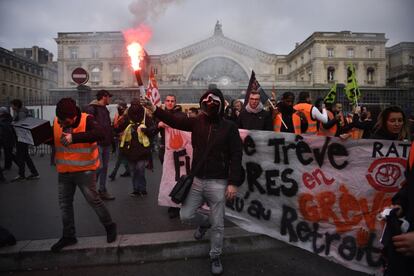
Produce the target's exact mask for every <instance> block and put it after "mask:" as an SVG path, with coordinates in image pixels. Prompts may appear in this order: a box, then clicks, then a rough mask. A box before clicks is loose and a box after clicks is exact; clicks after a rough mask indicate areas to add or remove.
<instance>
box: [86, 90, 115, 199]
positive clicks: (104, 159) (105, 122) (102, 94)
mask: <svg viewBox="0 0 414 276" xmlns="http://www.w3.org/2000/svg"><path fill="white" fill-rule="evenodd" d="M111 97H112V95H111V94H110V93H109V92H108V91H106V90H99V91H98V93H96V100H93V101H92V102H91V103H90V104H89V105H88V106H87V107H86V109H85V112H86V113H88V114H91V115H93V116H94V117H95V120H96V121H97V122H98V124H100V125H101V126H102V127H103V129H104V134H105V138H104V139H103V140H101V141H99V142H98V145H99V160H100V164H101V165H100V168H99V169H98V170H97V171H96V178H97V179H98V180H99V196H100V197H101V198H102V199H103V200H113V199H115V197H114V196H113V195H111V194H110V193H108V191H107V189H106V177H107V176H106V175H107V173H108V163H109V155H110V151H111V146H112V139H113V137H112V135H113V134H112V128H111V118H110V116H109V110H108V109H107V108H106V106H107V105H108V104H109V102H110V99H111Z"/></svg>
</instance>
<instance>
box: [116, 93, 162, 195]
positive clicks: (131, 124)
mask: <svg viewBox="0 0 414 276" xmlns="http://www.w3.org/2000/svg"><path fill="white" fill-rule="evenodd" d="M116 130H117V131H122V134H121V137H120V141H119V150H120V152H121V153H122V154H123V155H124V156H125V158H126V159H127V160H128V167H129V169H130V171H131V173H132V187H133V191H132V193H131V194H130V195H131V196H133V197H138V196H145V195H147V182H146V179H145V167H146V166H147V164H148V161H149V159H150V157H151V145H150V144H151V141H150V139H152V138H153V137H154V136H155V134H156V132H157V129H156V127H155V125H154V124H153V122H152V119H151V118H150V117H149V116H148V115H147V114H146V112H145V109H144V108H143V107H142V106H141V105H140V103H139V101H137V100H133V101H132V103H131V106H130V107H129V108H128V110H127V111H126V116H125V117H124V118H123V120H122V121H121V122H120V124H119V128H118V129H116Z"/></svg>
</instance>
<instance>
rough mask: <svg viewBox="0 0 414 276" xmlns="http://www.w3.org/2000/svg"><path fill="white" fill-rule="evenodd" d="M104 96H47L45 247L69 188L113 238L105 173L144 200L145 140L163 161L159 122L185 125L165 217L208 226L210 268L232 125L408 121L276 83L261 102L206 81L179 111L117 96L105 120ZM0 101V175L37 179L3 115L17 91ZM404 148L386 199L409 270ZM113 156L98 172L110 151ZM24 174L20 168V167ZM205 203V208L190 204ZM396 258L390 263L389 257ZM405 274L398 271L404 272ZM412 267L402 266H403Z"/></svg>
mask: <svg viewBox="0 0 414 276" xmlns="http://www.w3.org/2000/svg"><path fill="white" fill-rule="evenodd" d="M111 97H112V95H111V94H110V93H109V92H108V91H106V90H100V91H98V92H97V94H96V99H95V100H94V101H92V102H91V103H90V104H89V105H87V106H85V107H78V106H77V105H76V102H75V101H74V100H73V99H71V98H62V99H61V100H60V101H59V102H58V103H57V105H56V118H55V120H54V123H53V127H52V129H53V137H52V138H51V139H50V140H49V141H48V142H47V143H48V144H49V145H51V146H52V148H53V153H52V158H51V163H52V165H53V166H55V167H56V170H57V172H58V180H57V183H58V198H59V206H60V210H61V215H62V223H63V227H62V237H61V238H60V239H59V240H58V241H57V242H56V243H55V244H54V245H53V246H52V248H51V250H52V251H53V252H60V251H61V250H62V249H63V248H65V247H67V246H70V245H73V244H75V243H77V239H76V230H75V222H74V210H73V199H74V194H75V191H76V189H77V188H79V190H80V191H81V192H82V194H83V195H84V197H85V199H86V200H87V202H88V203H89V204H90V206H91V207H92V208H93V209H94V210H95V212H96V214H97V216H98V217H99V219H100V221H101V223H102V225H103V226H104V228H105V230H106V233H107V242H108V243H111V242H114V241H115V240H116V239H117V225H116V223H115V222H114V221H113V219H112V217H111V215H110V212H109V210H108V209H107V208H106V206H105V204H104V200H114V199H115V197H114V196H113V195H112V194H111V193H110V191H108V189H107V180H108V179H109V180H111V181H115V180H116V177H117V174H118V170H119V168H120V167H121V166H123V167H124V172H123V173H122V174H121V177H131V184H132V185H131V193H130V195H131V196H132V197H135V198H137V199H139V200H141V199H143V200H145V198H146V195H147V182H146V178H145V171H146V170H147V169H152V168H153V162H158V160H155V161H154V160H153V154H152V153H153V152H154V149H156V151H158V159H159V161H160V162H161V164H163V162H164V153H165V148H166V145H165V132H166V131H165V130H166V128H172V129H178V130H183V131H189V132H191V143H192V146H193V160H192V164H191V168H197V170H196V171H192V173H193V174H194V180H193V185H192V187H191V190H190V192H189V194H188V196H187V198H186V199H185V201H184V202H183V204H182V206H181V208H173V207H171V208H169V209H168V214H169V216H170V218H175V217H180V218H181V220H182V221H183V222H186V223H190V224H194V225H197V226H198V228H197V230H196V231H195V233H194V238H195V239H197V240H200V239H202V238H203V237H204V235H205V234H206V232H207V231H210V232H211V235H210V252H209V255H210V259H211V272H212V273H213V274H215V275H218V274H221V273H222V272H223V266H222V263H221V261H220V255H221V253H222V248H223V235H224V210H225V202H226V200H233V199H234V197H235V196H236V194H237V191H238V187H239V186H240V185H241V184H242V178H243V177H242V173H243V172H242V170H241V167H242V164H241V160H242V141H241V139H240V136H239V132H238V129H249V130H264V131H275V132H286V133H293V134H297V135H305V136H306V135H319V136H335V137H339V138H340V139H342V140H348V139H369V138H371V139H385V140H398V141H410V140H411V139H410V138H411V137H413V136H412V135H413V129H414V120H411V119H410V118H408V117H407V116H406V114H405V113H404V111H403V110H402V109H401V108H399V107H397V106H391V107H387V108H385V109H383V110H381V109H379V108H377V107H375V106H355V107H354V108H353V109H352V112H349V113H347V114H345V113H344V112H343V106H342V104H341V103H329V104H328V103H324V101H323V100H322V99H317V100H316V101H315V102H314V104H312V101H311V98H310V94H309V93H308V92H301V93H299V96H298V99H297V101H295V95H294V94H293V93H291V92H286V93H284V94H283V95H281V97H280V99H279V100H278V101H277V99H275V98H272V99H269V100H267V102H264V103H262V102H261V97H260V93H259V92H257V91H251V92H250V93H249V95H248V97H247V98H246V100H245V101H242V100H233V101H231V100H226V99H225V97H224V96H223V94H222V92H221V91H220V90H219V89H217V88H211V89H208V90H207V91H206V92H205V93H204V94H203V95H202V96H201V98H200V101H199V105H200V108H190V109H189V110H185V111H183V110H182V108H181V106H180V105H179V104H177V102H176V97H175V96H174V95H167V96H166V97H165V99H164V107H163V108H162V107H160V106H155V105H154V104H153V103H152V102H151V101H149V100H148V99H142V98H141V99H133V100H132V101H131V102H130V103H128V104H127V103H126V102H118V103H117V111H118V112H117V114H116V115H115V118H114V119H113V120H111V118H110V114H109V111H108V109H107V105H108V104H109V103H110V101H111ZM11 107H12V110H13V112H12V114H13V116H12V115H11V114H10V110H9V108H6V107H2V108H0V141H1V147H2V149H3V153H4V167H1V166H0V181H2V182H5V181H6V180H5V179H4V176H3V174H2V171H3V169H4V170H9V169H10V168H11V167H12V163H13V162H14V163H15V164H16V165H17V167H18V172H19V173H18V175H17V176H16V177H15V178H13V179H11V181H12V182H16V183H18V182H19V181H26V180H32V179H38V178H40V175H39V173H38V171H37V170H36V167H35V165H34V163H33V162H32V160H31V158H30V155H29V153H28V145H27V144H24V143H21V142H18V141H17V136H16V133H14V130H13V127H12V122H13V121H15V122H17V121H19V120H23V119H24V118H25V117H27V116H29V113H28V111H27V109H26V108H25V107H24V106H23V103H22V101H21V100H18V99H16V100H13V101H12V102H11ZM413 148H414V147H411V153H410V157H409V160H408V166H407V172H406V178H407V181H406V183H407V184H406V185H405V186H404V187H403V188H402V189H401V190H400V191H399V192H398V194H396V195H395V196H394V198H393V204H394V207H395V208H398V210H399V212H398V214H399V216H404V217H405V218H406V219H407V220H408V221H409V223H410V224H411V226H410V228H409V231H408V232H407V233H405V234H404V233H403V234H401V233H400V234H398V235H395V236H394V238H393V240H394V243H393V246H394V249H395V252H396V254H399V256H400V258H399V260H404V261H403V262H402V263H403V268H404V270H406V271H410V273H411V272H413V265H412V264H413V262H412V261H413V259H412V258H413V257H412V256H413V255H414V232H413V231H414V219H413V218H414V200H413V198H414V149H413ZM111 152H112V154H116V163H115V166H114V168H113V169H112V171H111V172H110V174H109V175H108V170H109V168H108V164H109V159H110V155H111ZM26 165H27V166H28V168H29V170H30V175H29V176H26V175H25V166H26ZM204 203H207V204H208V206H209V207H210V211H209V214H206V213H205V212H199V209H200V207H201V206H202V205H203V204H204ZM0 241H1V244H0V245H2V246H3V245H12V244H14V243H15V240H14V238H13V237H12V235H11V234H10V233H8V232H7V230H5V229H4V228H1V227H0ZM399 264H400V263H399ZM386 268H387V269H386V270H385V271H386V272H385V273H388V274H385V275H397V274H395V272H394V271H396V270H393V269H395V266H394V264H393V263H390V262H388V263H387V267H386ZM407 275H408V274H407ZM411 275H412V274H411Z"/></svg>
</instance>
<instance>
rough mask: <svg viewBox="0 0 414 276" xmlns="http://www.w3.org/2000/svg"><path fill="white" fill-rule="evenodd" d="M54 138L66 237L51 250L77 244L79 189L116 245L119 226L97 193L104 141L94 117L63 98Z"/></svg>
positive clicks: (72, 101)
mask: <svg viewBox="0 0 414 276" xmlns="http://www.w3.org/2000/svg"><path fill="white" fill-rule="evenodd" d="M53 138H54V139H53V140H54V145H55V149H56V154H55V162H56V169H57V171H58V190H59V206H60V210H61V213H62V221H63V236H62V238H61V239H60V240H59V241H58V242H57V243H55V244H54V245H53V246H52V248H51V250H52V251H53V252H59V251H60V250H62V249H63V248H64V247H66V246H69V245H72V244H75V243H77V239H76V232H75V219H74V212H73V197H74V194H75V191H76V187H79V189H80V190H81V192H82V194H83V195H84V197H85V198H86V200H87V202H88V203H89V205H91V207H92V208H93V209H94V211H95V212H96V214H97V215H98V217H99V220H100V221H101V223H102V224H103V225H104V226H105V229H106V233H107V242H108V243H111V242H113V241H115V240H116V236H117V231H116V224H115V223H114V222H113V221H112V218H111V215H110V214H109V212H108V210H107V209H106V207H105V205H104V203H103V201H102V199H101V198H100V197H99V195H98V192H97V191H96V169H98V168H99V153H98V146H97V141H99V140H101V139H103V138H104V131H103V129H102V127H101V126H100V125H99V124H98V123H97V122H96V121H95V120H94V118H93V116H90V115H88V114H86V113H81V112H80V109H79V108H78V107H77V106H76V103H75V101H74V100H73V99H71V98H63V99H61V100H60V101H59V102H58V103H57V105H56V118H55V121H54V123H53Z"/></svg>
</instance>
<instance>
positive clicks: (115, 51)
mask: <svg viewBox="0 0 414 276" xmlns="http://www.w3.org/2000/svg"><path fill="white" fill-rule="evenodd" d="M121 54H122V51H121V47H113V48H112V55H113V57H120V56H121Z"/></svg>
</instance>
